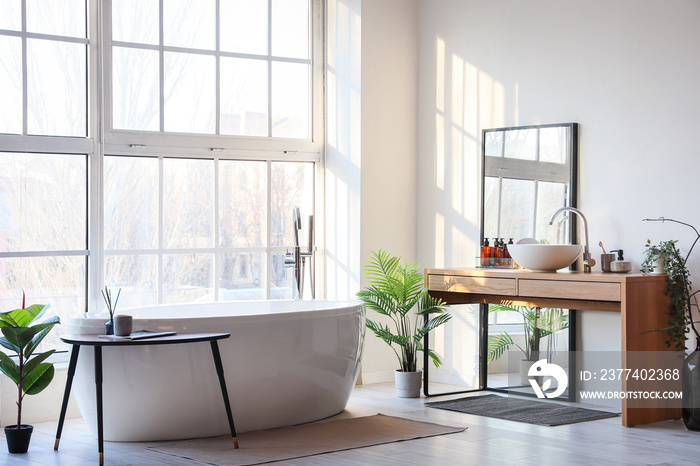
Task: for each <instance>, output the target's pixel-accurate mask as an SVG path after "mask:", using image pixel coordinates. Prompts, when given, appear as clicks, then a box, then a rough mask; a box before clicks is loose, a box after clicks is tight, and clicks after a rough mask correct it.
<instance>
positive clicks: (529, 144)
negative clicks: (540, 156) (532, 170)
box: [503, 129, 537, 160]
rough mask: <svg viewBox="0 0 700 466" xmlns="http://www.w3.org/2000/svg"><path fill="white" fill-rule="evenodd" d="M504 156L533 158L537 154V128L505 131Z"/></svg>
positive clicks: (524, 158)
mask: <svg viewBox="0 0 700 466" xmlns="http://www.w3.org/2000/svg"><path fill="white" fill-rule="evenodd" d="M503 155H504V156H505V157H511V158H514V159H523V160H535V159H536V155H537V129H515V130H512V131H506V132H505V146H504V153H503Z"/></svg>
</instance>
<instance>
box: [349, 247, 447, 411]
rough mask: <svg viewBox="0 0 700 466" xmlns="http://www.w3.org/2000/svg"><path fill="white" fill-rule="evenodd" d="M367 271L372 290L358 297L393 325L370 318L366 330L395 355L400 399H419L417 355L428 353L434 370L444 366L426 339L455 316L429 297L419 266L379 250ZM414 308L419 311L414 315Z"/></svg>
mask: <svg viewBox="0 0 700 466" xmlns="http://www.w3.org/2000/svg"><path fill="white" fill-rule="evenodd" d="M364 270H365V274H366V278H367V281H368V283H369V286H368V287H367V288H366V289H364V290H362V291H360V292H359V293H357V296H358V297H359V298H360V299H361V300H362V301H363V302H364V303H365V305H366V306H367V307H368V308H370V309H372V310H374V311H376V312H378V313H379V314H381V315H383V316H386V317H388V318H389V319H390V321H391V324H392V326H390V325H387V324H383V323H381V322H378V321H377V322H375V321H374V320H372V319H369V318H368V319H367V327H368V328H369V329H370V330H372V331H373V332H374V334H375V335H377V336H378V337H379V338H381V339H382V340H383V341H384V342H386V344H388V345H389V346H390V347H391V349H392V350H393V351H394V353H395V354H396V358H397V359H398V362H399V367H400V369H398V370H397V371H396V373H395V374H396V388H397V395H398V396H399V397H402V398H417V397H419V396H420V383H421V377H422V372H421V371H420V370H418V365H417V363H418V353H419V352H421V351H426V352H427V354H428V356H429V357H430V359H431V360H432V361H433V364H435V367H440V364H441V362H442V361H441V360H440V357H439V355H438V354H437V353H436V352H435V351H433V350H431V349H430V348H424V347H423V337H425V335H426V334H427V333H428V332H430V331H431V330H433V329H435V328H437V327H439V326H440V325H442V324H444V323H445V322H447V321H448V320H450V318H451V317H452V316H451V315H450V314H447V313H445V307H446V304H445V303H444V302H443V301H442V300H440V299H436V298H433V297H432V296H430V295H429V294H428V290H427V288H425V286H424V284H423V274H422V273H421V272H419V271H418V266H417V265H415V264H408V263H406V264H402V263H401V258H400V257H396V256H392V255H391V254H389V253H388V252H386V251H382V250H380V251H378V252H372V253H370V255H369V260H368V262H367V264H366V265H365V268H364ZM414 308H416V311H415V312H412V310H413V309H414ZM392 327H393V328H392ZM406 379H408V380H406Z"/></svg>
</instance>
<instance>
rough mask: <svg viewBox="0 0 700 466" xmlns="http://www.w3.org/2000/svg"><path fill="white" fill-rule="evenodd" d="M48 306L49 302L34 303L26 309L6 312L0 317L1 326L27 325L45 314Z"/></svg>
mask: <svg viewBox="0 0 700 466" xmlns="http://www.w3.org/2000/svg"><path fill="white" fill-rule="evenodd" d="M48 308H49V305H48V304H32V305H31V306H29V307H28V308H26V309H15V310H14V311H10V312H6V313H4V314H3V315H2V317H0V327H27V326H29V324H31V323H32V322H34V321H35V320H36V319H38V318H39V317H41V316H42V315H44V312H46V310H47V309H48Z"/></svg>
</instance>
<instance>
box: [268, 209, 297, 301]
mask: <svg viewBox="0 0 700 466" xmlns="http://www.w3.org/2000/svg"><path fill="white" fill-rule="evenodd" d="M290 217H291V215H290ZM284 256H285V252H284V251H276V252H273V253H272V268H271V269H270V299H292V298H293V297H294V295H293V287H294V278H293V277H294V272H293V271H292V269H291V268H290V267H285V265H284Z"/></svg>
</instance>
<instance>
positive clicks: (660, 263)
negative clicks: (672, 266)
mask: <svg viewBox="0 0 700 466" xmlns="http://www.w3.org/2000/svg"><path fill="white" fill-rule="evenodd" d="M653 267H654V270H652V272H651V275H663V274H665V273H666V271H665V270H664V258H663V257H659V258H658V259H656V260H655V261H654V265H653Z"/></svg>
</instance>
